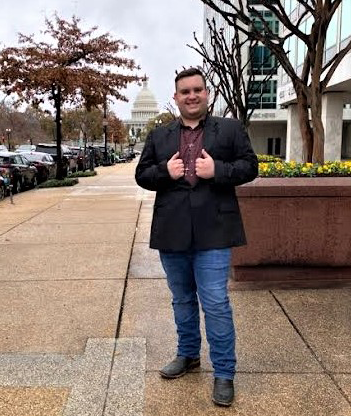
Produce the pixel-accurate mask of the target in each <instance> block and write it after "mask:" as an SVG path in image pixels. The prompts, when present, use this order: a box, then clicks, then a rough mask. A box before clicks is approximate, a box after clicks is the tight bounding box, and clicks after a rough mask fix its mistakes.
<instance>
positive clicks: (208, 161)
mask: <svg viewBox="0 0 351 416" xmlns="http://www.w3.org/2000/svg"><path fill="white" fill-rule="evenodd" d="M201 153H202V156H203V157H199V158H197V159H196V163H195V172H196V175H197V176H198V177H199V178H202V179H210V178H213V177H214V174H215V164H214V160H213V159H212V157H211V156H210V155H209V154H208V153H207V152H206V150H205V149H202V152H201Z"/></svg>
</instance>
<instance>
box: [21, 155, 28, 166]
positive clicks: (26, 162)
mask: <svg viewBox="0 0 351 416" xmlns="http://www.w3.org/2000/svg"><path fill="white" fill-rule="evenodd" d="M20 157H21V159H22V161H23V164H24V165H29V164H30V162H29V160H28V159H27V158H26V157H25V156H23V155H22V156H20Z"/></svg>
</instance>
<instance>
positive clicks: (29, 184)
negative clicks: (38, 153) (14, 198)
mask: <svg viewBox="0 0 351 416" xmlns="http://www.w3.org/2000/svg"><path fill="white" fill-rule="evenodd" d="M0 167H5V168H8V169H9V171H10V181H11V185H12V186H13V188H12V189H13V193H18V192H21V190H23V189H24V188H34V187H35V186H37V183H38V171H37V168H36V167H35V166H33V164H31V163H30V162H29V160H27V159H26V158H25V157H24V156H23V155H22V154H20V153H14V152H0Z"/></svg>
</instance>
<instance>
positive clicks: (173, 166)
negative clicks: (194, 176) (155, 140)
mask: <svg viewBox="0 0 351 416" xmlns="http://www.w3.org/2000/svg"><path fill="white" fill-rule="evenodd" d="M178 157H179V152H177V153H175V154H174V155H173V156H172V157H171V158H170V159H169V161H168V162H167V169H168V173H169V175H170V177H171V178H172V179H174V180H177V179H179V178H181V177H182V176H184V163H183V160H182V159H178Z"/></svg>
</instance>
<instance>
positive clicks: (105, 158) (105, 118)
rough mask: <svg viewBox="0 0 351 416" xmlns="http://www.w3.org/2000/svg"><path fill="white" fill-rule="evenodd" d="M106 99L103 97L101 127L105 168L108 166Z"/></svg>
mask: <svg viewBox="0 0 351 416" xmlns="http://www.w3.org/2000/svg"><path fill="white" fill-rule="evenodd" d="M107 125H108V122H107V99H106V97H105V101H104V118H103V120H102V126H103V128H104V144H105V149H104V164H105V166H106V165H108V160H107Z"/></svg>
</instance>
